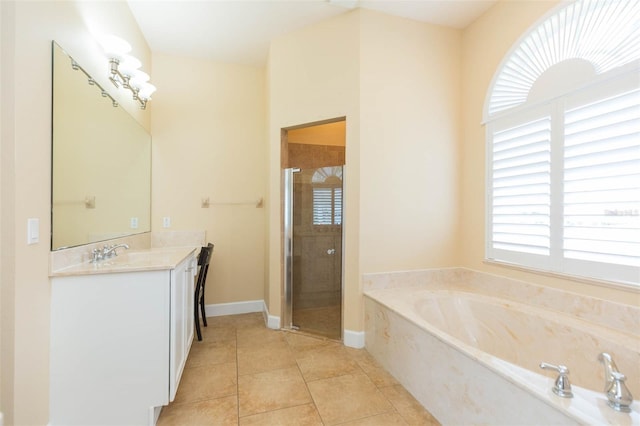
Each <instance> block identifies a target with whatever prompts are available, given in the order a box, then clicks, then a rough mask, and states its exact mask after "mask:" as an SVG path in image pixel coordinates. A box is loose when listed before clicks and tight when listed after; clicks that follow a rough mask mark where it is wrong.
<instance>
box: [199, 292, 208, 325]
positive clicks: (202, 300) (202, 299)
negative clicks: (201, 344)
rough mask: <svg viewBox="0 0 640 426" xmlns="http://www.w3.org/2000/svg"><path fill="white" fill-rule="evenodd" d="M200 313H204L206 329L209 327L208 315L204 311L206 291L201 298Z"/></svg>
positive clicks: (203, 320) (203, 319)
mask: <svg viewBox="0 0 640 426" xmlns="http://www.w3.org/2000/svg"><path fill="white" fill-rule="evenodd" d="M203 290H204V289H203ZM200 312H202V323H203V324H204V326H205V327H206V326H207V314H206V313H205V311H204V291H203V294H202V297H201V298H200Z"/></svg>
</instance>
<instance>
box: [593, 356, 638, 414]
mask: <svg viewBox="0 0 640 426" xmlns="http://www.w3.org/2000/svg"><path fill="white" fill-rule="evenodd" d="M598 361H600V362H601V363H602V365H604V376H605V388H604V393H605V395H606V396H607V403H608V404H609V406H610V407H611V408H613V409H614V410H616V411H622V412H624V413H628V412H630V411H631V408H630V406H631V403H632V402H633V395H631V392H630V391H629V389H628V388H627V385H625V384H624V382H625V380H626V377H625V375H624V374H622V373H620V372H619V371H618V367H617V366H616V363H615V362H614V361H613V358H611V355H609V354H608V353H606V352H602V353H601V354H600V355H598Z"/></svg>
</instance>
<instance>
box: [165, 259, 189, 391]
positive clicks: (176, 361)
mask: <svg viewBox="0 0 640 426" xmlns="http://www.w3.org/2000/svg"><path fill="white" fill-rule="evenodd" d="M187 266H188V261H183V262H181V263H180V264H179V265H178V266H177V267H176V268H175V269H174V270H173V271H171V358H170V373H169V400H170V401H173V400H174V398H175V397H176V391H177V390H178V384H179V383H180V377H181V376H182V371H183V370H184V365H185V363H186V361H187V351H186V347H187V345H186V339H187V335H186V332H187V328H186V322H185V321H187V320H188V319H187V316H186V314H187V309H186V303H187Z"/></svg>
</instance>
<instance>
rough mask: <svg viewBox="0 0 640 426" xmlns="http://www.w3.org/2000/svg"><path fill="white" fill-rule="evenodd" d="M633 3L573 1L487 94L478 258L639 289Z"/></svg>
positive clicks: (639, 17) (638, 29)
mask: <svg viewBox="0 0 640 426" xmlns="http://www.w3.org/2000/svg"><path fill="white" fill-rule="evenodd" d="M639 71H640V2H637V1H634V0H578V1H575V2H573V3H570V4H568V5H567V4H563V5H562V6H560V7H559V8H558V9H556V10H555V11H554V13H553V14H551V15H550V16H548V17H547V18H545V19H543V20H542V21H541V22H540V23H539V24H537V25H535V26H534V27H533V28H531V29H530V30H529V31H528V32H527V33H526V34H525V35H524V36H523V37H522V38H521V39H520V41H519V42H518V43H516V45H515V46H514V47H513V48H512V49H511V51H510V53H509V54H507V56H506V57H505V59H504V60H503V62H502V64H501V65H500V67H499V68H498V70H497V72H496V74H495V76H494V79H493V82H492V84H491V86H490V88H489V91H488V94H487V98H486V102H485V110H484V119H485V124H486V129H487V171H488V172H487V224H486V228H487V232H486V257H487V259H489V260H492V261H498V262H504V263H509V264H514V265H518V266H522V267H527V268H532V269H537V270H543V271H551V272H555V273H559V274H566V275H572V276H582V277H588V278H595V279H599V280H607V281H615V282H620V283H626V284H633V285H638V284H640V74H639Z"/></svg>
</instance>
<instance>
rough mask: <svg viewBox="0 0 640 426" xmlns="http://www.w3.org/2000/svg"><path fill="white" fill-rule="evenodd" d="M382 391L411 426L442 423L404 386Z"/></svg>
mask: <svg viewBox="0 0 640 426" xmlns="http://www.w3.org/2000/svg"><path fill="white" fill-rule="evenodd" d="M380 391H381V392H382V393H383V395H384V396H385V397H387V399H388V400H389V401H390V402H391V404H393V406H394V407H395V409H396V410H397V411H398V413H399V414H400V415H401V416H402V417H403V418H404V419H405V420H406V422H407V423H409V424H410V425H415V424H420V425H425V426H436V425H440V423H439V422H438V421H437V420H436V418H435V417H433V416H432V415H431V413H429V412H428V411H427V410H426V409H425V408H424V407H423V406H422V405H421V404H420V403H419V402H418V401H417V400H416V399H415V398H414V397H413V396H412V395H411V394H410V393H409V392H408V391H407V390H406V389H405V388H404V387H402V385H395V386H388V387H385V388H381V389H380Z"/></svg>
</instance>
